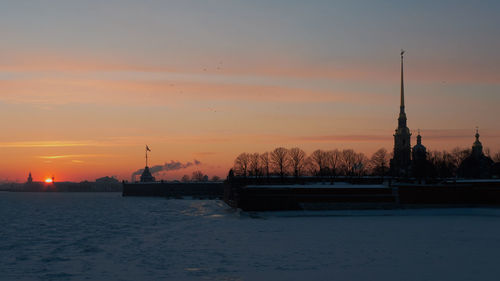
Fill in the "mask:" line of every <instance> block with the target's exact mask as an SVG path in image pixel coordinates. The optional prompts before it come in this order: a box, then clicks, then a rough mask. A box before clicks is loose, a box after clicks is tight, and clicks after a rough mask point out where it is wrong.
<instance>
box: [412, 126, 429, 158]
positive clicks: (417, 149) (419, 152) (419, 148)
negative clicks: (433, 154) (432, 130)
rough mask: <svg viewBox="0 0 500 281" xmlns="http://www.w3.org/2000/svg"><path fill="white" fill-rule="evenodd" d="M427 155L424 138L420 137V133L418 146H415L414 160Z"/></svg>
mask: <svg viewBox="0 0 500 281" xmlns="http://www.w3.org/2000/svg"><path fill="white" fill-rule="evenodd" d="M426 154H427V148H425V146H424V145H423V144H422V136H421V135H420V131H419V132H418V135H417V144H416V145H415V146H413V158H417V157H418V156H420V155H423V156H425V155H426Z"/></svg>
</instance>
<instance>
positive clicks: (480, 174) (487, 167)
mask: <svg viewBox="0 0 500 281" xmlns="http://www.w3.org/2000/svg"><path fill="white" fill-rule="evenodd" d="M493 164H494V162H493V160H491V158H490V157H488V156H486V155H484V153H483V145H482V144H481V142H480V141H479V130H476V141H475V142H474V144H473V145H472V152H471V154H470V155H469V156H467V158H465V159H464V160H463V161H462V163H461V164H460V167H459V168H458V173H457V174H458V176H459V177H462V178H474V179H485V178H490V177H491V168H492V166H493Z"/></svg>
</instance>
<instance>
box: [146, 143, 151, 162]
mask: <svg viewBox="0 0 500 281" xmlns="http://www.w3.org/2000/svg"><path fill="white" fill-rule="evenodd" d="M148 151H151V149H149V146H148V145H147V144H146V167H147V166H148Z"/></svg>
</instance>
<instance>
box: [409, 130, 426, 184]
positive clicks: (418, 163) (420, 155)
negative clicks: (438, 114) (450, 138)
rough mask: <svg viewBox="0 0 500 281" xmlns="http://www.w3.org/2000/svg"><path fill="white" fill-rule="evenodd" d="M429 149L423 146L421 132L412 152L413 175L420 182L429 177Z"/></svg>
mask: <svg viewBox="0 0 500 281" xmlns="http://www.w3.org/2000/svg"><path fill="white" fill-rule="evenodd" d="M427 169H428V163H427V149H426V148H425V146H423V145H422V136H420V130H419V131H418V135H417V144H416V145H415V146H414V147H413V150H412V173H413V176H415V178H417V179H418V180H419V181H421V180H422V179H425V178H426V177H427Z"/></svg>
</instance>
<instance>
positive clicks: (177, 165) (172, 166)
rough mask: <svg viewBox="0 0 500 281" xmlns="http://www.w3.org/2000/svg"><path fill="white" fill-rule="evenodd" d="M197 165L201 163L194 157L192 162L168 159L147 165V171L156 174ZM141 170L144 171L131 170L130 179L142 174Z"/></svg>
mask: <svg viewBox="0 0 500 281" xmlns="http://www.w3.org/2000/svg"><path fill="white" fill-rule="evenodd" d="M198 165H201V162H200V161H198V160H196V159H194V161H193V162H186V163H182V162H179V161H174V160H170V163H169V162H167V163H165V164H163V165H156V166H152V167H149V171H150V172H151V174H156V173H159V172H166V171H174V170H182V169H186V168H189V167H191V166H198ZM142 172H144V169H139V170H137V171H135V172H133V173H132V179H134V178H135V176H140V175H141V174H142Z"/></svg>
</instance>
